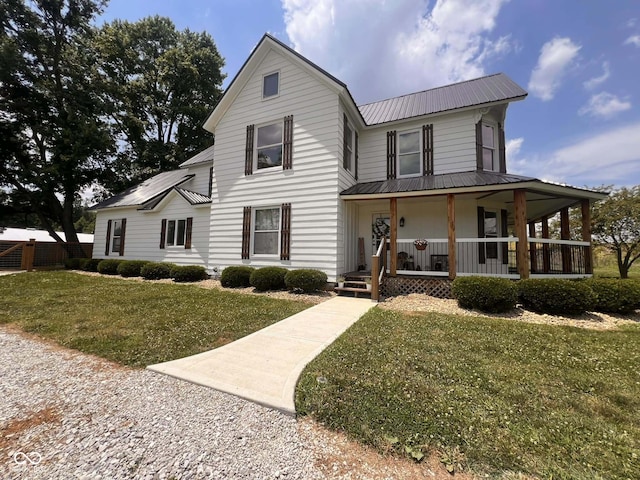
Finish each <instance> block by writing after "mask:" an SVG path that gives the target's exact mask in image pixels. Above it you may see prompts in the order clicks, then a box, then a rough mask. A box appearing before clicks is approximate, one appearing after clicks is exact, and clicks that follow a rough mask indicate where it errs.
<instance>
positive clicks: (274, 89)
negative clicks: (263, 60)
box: [262, 72, 280, 98]
mask: <svg viewBox="0 0 640 480" xmlns="http://www.w3.org/2000/svg"><path fill="white" fill-rule="evenodd" d="M279 92H280V73H279V72H275V73H271V74H269V75H265V76H264V77H263V78H262V98H270V97H275V96H277V95H278V93H279Z"/></svg>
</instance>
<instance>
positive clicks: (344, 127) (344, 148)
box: [342, 114, 349, 170]
mask: <svg viewBox="0 0 640 480" xmlns="http://www.w3.org/2000/svg"><path fill="white" fill-rule="evenodd" d="M347 122H348V121H347V115H346V114H342V168H344V169H345V170H348V168H349V166H348V165H347V155H348V152H347Z"/></svg>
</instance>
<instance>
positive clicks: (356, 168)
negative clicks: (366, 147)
mask: <svg viewBox="0 0 640 480" xmlns="http://www.w3.org/2000/svg"><path fill="white" fill-rule="evenodd" d="M355 136H356V144H355V151H354V157H355V165H354V170H355V172H354V176H355V178H356V180H358V132H355Z"/></svg>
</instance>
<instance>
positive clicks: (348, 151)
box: [343, 122, 353, 171]
mask: <svg viewBox="0 0 640 480" xmlns="http://www.w3.org/2000/svg"><path fill="white" fill-rule="evenodd" d="M352 159H353V131H352V130H351V126H350V125H349V123H348V122H345V124H344V165H343V166H344V168H345V169H346V170H349V171H351V168H352V165H353V160H352Z"/></svg>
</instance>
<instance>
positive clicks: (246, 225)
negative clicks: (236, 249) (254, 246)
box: [242, 207, 251, 259]
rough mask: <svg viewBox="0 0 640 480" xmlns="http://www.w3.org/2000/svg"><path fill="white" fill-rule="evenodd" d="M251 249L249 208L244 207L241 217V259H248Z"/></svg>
mask: <svg viewBox="0 0 640 480" xmlns="http://www.w3.org/2000/svg"><path fill="white" fill-rule="evenodd" d="M250 249H251V207H244V212H243V216H242V258H243V259H245V258H249V257H250V256H251V255H250Z"/></svg>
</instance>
